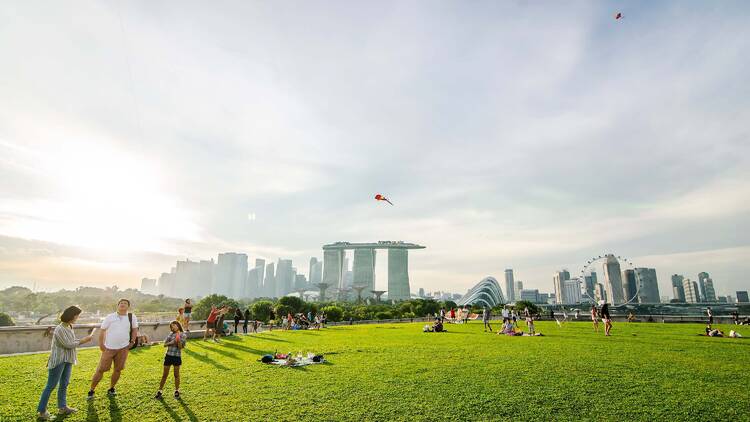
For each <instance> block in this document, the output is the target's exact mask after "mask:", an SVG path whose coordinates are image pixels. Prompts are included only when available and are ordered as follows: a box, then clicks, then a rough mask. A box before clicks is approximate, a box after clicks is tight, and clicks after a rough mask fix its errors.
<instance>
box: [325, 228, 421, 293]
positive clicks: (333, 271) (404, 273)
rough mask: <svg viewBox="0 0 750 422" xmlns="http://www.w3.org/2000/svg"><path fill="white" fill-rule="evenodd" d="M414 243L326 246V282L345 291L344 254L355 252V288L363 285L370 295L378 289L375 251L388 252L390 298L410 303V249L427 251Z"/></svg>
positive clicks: (353, 267)
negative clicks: (376, 286)
mask: <svg viewBox="0 0 750 422" xmlns="http://www.w3.org/2000/svg"><path fill="white" fill-rule="evenodd" d="M424 248H425V247H424V246H420V245H417V244H414V243H404V242H400V241H379V242H377V243H350V242H336V243H331V244H329V245H323V283H327V284H328V285H329V286H331V287H338V288H343V287H344V285H343V283H344V279H343V274H344V254H345V251H346V250H350V249H351V250H354V263H353V265H352V273H353V274H352V275H353V279H352V286H362V287H363V288H364V290H366V291H367V292H370V291H373V290H375V250H376V249H388V299H390V300H396V301H398V300H408V299H410V297H411V294H410V292H411V290H410V289H409V249H424Z"/></svg>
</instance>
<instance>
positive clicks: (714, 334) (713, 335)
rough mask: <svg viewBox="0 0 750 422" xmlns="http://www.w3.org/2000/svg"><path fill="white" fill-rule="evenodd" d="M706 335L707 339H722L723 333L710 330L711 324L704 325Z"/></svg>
mask: <svg viewBox="0 0 750 422" xmlns="http://www.w3.org/2000/svg"><path fill="white" fill-rule="evenodd" d="M706 335H707V336H709V337H724V332H723V331H721V330H719V329H711V324H708V325H706Z"/></svg>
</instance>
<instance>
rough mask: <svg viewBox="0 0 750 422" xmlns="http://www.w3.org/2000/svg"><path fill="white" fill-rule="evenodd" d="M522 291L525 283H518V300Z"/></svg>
mask: <svg viewBox="0 0 750 422" xmlns="http://www.w3.org/2000/svg"><path fill="white" fill-rule="evenodd" d="M521 290H523V281H516V293H517V294H516V298H519V297H520V295H521Z"/></svg>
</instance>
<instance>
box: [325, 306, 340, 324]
mask: <svg viewBox="0 0 750 422" xmlns="http://www.w3.org/2000/svg"><path fill="white" fill-rule="evenodd" d="M322 311H323V312H324V313H325V314H326V316H327V317H328V320H329V321H334V322H336V321H341V317H343V316H344V310H343V309H341V307H339V306H335V305H329V306H326V307H325V308H323V309H322Z"/></svg>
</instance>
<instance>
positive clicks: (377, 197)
mask: <svg viewBox="0 0 750 422" xmlns="http://www.w3.org/2000/svg"><path fill="white" fill-rule="evenodd" d="M375 199H376V200H378V201H385V202H387V203H389V204H391V205H393V202H391V201H389V200H388V198H386V197H385V196H383V195H381V194H377V195H375Z"/></svg>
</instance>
